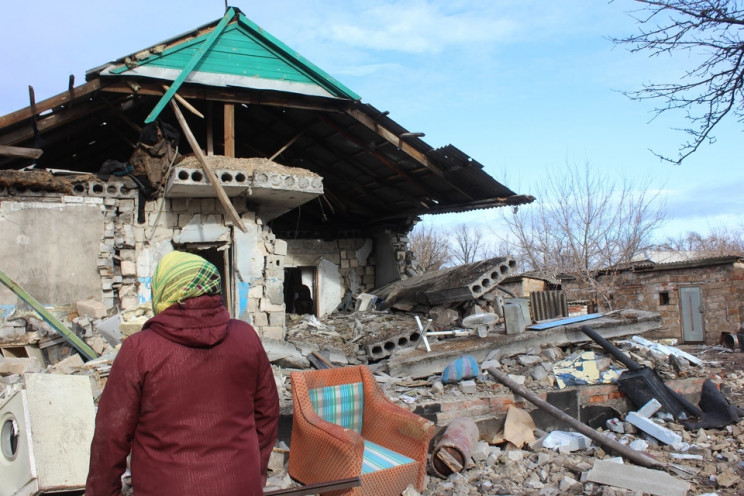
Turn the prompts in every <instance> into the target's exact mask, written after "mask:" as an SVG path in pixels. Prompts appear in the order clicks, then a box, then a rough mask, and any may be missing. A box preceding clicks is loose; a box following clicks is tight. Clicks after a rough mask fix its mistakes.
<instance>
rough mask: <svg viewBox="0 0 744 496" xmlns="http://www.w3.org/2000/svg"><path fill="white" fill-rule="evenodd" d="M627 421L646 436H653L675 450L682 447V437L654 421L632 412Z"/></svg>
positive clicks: (627, 416)
mask: <svg viewBox="0 0 744 496" xmlns="http://www.w3.org/2000/svg"><path fill="white" fill-rule="evenodd" d="M625 421H626V422H629V423H631V424H633V425H634V426H636V427H637V428H638V429H640V430H642V431H643V432H645V433H646V434H648V435H650V436H653V437H654V438H655V439H658V440H659V441H661V442H662V443H664V444H668V445H670V446H672V447H673V448H674V449H677V450H678V449H680V448H681V447H682V436H680V435H679V434H677V433H676V432H674V431H672V430H670V429H667V428H666V427H664V426H661V425H659V424H657V423H656V422H654V421H653V420H651V419H649V418H647V417H642V416H640V415H638V413H637V412H630V413H628V415H626V416H625Z"/></svg>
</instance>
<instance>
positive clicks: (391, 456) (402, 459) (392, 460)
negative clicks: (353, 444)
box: [362, 440, 415, 475]
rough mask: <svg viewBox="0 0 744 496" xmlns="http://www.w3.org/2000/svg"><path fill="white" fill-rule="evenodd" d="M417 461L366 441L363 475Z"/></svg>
mask: <svg viewBox="0 0 744 496" xmlns="http://www.w3.org/2000/svg"><path fill="white" fill-rule="evenodd" d="M414 461H415V460H413V459H411V458H408V457H407V456H403V455H401V454H400V453H396V452H395V451H390V450H389V449H387V448H383V447H382V446H380V445H379V444H375V443H373V442H372V441H366V440H365V441H364V459H363V460H362V475H364V474H369V473H370V472H377V471H378V470H385V469H386V468H392V467H397V466H398V465H405V464H406V463H413V462H414Z"/></svg>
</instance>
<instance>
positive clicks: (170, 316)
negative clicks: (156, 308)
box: [142, 295, 230, 348]
mask: <svg viewBox="0 0 744 496" xmlns="http://www.w3.org/2000/svg"><path fill="white" fill-rule="evenodd" d="M229 321H230V313H229V312H228V311H227V308H225V306H224V305H223V303H222V296H219V295H205V296H198V297H196V298H191V299H188V300H185V301H184V302H182V303H176V304H174V305H171V306H170V307H168V308H166V309H165V310H163V311H162V312H160V313H159V314H157V315H156V316H155V317H153V318H151V319H150V320H148V321H147V322H145V325H144V326H143V327H142V330H143V331H144V330H145V329H150V330H152V331H153V332H155V333H156V334H158V335H160V336H162V337H164V338H166V339H167V340H169V341H173V342H174V343H178V344H182V345H184V346H189V347H192V348H210V347H212V346H214V345H216V344H219V343H221V342H222V340H224V339H225V337H226V336H227V332H228V330H227V324H228V322H229Z"/></svg>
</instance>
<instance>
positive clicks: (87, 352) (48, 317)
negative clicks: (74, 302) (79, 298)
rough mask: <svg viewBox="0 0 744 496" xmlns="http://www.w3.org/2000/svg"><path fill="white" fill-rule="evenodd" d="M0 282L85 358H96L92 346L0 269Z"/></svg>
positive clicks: (96, 355)
mask: <svg viewBox="0 0 744 496" xmlns="http://www.w3.org/2000/svg"><path fill="white" fill-rule="evenodd" d="M0 282H2V283H3V284H4V285H5V286H6V287H7V288H8V289H10V290H11V291H13V292H14V293H15V294H16V295H17V296H18V297H19V298H21V299H22V300H23V301H25V302H26V303H28V304H29V305H30V306H31V308H33V309H34V310H36V312H37V313H38V314H39V315H40V316H41V318H43V319H44V320H45V321H46V322H47V323H48V324H49V325H51V326H52V327H54V329H55V330H56V331H57V332H59V333H60V334H61V335H62V336H64V338H65V339H66V340H67V342H69V343H70V344H71V345H72V346H73V347H74V348H75V349H76V350H78V351H79V352H80V353H81V354H82V355H83V356H84V357H85V358H87V359H88V360H92V359H94V358H98V354H97V353H96V352H95V351H93V348H91V347H90V346H88V345H87V343H86V342H85V341H83V340H82V339H80V338H79V337H77V335H76V334H75V333H74V332H72V331H71V330H69V329H68V328H67V327H65V325H64V324H63V323H62V322H60V321H59V320H57V318H56V317H55V316H54V315H52V314H51V313H50V312H49V310H47V309H46V308H44V306H43V305H42V304H41V303H39V302H38V301H37V300H36V298H34V297H33V296H31V295H30V294H29V293H28V292H27V291H26V290H25V289H23V288H22V287H20V286H19V285H18V284H17V283H15V282H14V281H13V280H12V279H11V278H10V277H8V275H7V274H5V272H3V271H2V270H0Z"/></svg>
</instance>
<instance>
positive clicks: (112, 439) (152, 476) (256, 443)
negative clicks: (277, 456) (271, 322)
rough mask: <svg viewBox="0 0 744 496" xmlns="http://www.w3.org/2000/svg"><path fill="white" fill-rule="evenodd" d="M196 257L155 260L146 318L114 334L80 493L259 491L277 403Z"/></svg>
mask: <svg viewBox="0 0 744 496" xmlns="http://www.w3.org/2000/svg"><path fill="white" fill-rule="evenodd" d="M220 289H221V282H220V276H219V272H218V271H217V269H216V268H215V267H214V265H212V264H210V263H209V262H207V261H206V260H204V259H203V258H201V257H199V256H197V255H192V254H188V253H182V252H171V253H169V254H167V255H166V256H164V257H163V259H162V260H161V261H160V263H159V264H158V266H157V268H156V269H155V274H154V275H153V281H152V290H153V309H154V310H155V314H156V315H155V317H153V318H151V319H150V320H148V321H147V323H146V324H145V325H144V327H143V329H142V331H141V332H138V333H136V334H134V335H132V336H130V337H128V338H126V339H125V340H124V342H123V343H122V346H121V349H120V350H119V353H118V355H117V357H116V360H115V361H114V364H113V366H112V368H111V372H110V374H109V377H108V382H107V384H106V387H105V389H104V392H103V395H102V396H101V399H100V402H99V405H98V413H97V415H96V428H95V434H94V437H93V443H92V445H91V457H90V470H89V473H88V481H87V485H86V489H85V494H86V496H104V495H105V496H109V495H111V496H113V495H117V496H118V495H121V491H122V485H121V475H122V474H123V473H124V472H125V470H126V467H127V455H128V454H129V453H130V450H131V453H132V458H131V463H130V470H131V473H132V486H133V488H134V493H135V495H136V496H149V495H157V496H168V495H173V496H189V495H194V496H196V495H204V496H207V495H209V496H213V495H221V496H233V495H235V496H237V495H241V496H249V495H261V494H263V486H264V485H265V482H266V473H267V467H268V463H269V456H270V454H271V450H272V448H273V446H274V442H275V441H276V436H277V428H278V419H279V400H278V396H277V391H276V385H275V382H274V376H273V373H272V370H271V366H270V364H269V360H268V358H267V356H266V352H265V351H264V349H263V346H262V345H261V341H260V340H259V338H258V335H257V334H256V331H255V330H254V329H253V327H251V326H250V325H249V324H247V323H245V322H242V321H239V320H234V319H231V318H230V315H229V313H228V311H227V309H226V308H225V307H224V305H223V302H222V297H221V296H219V293H220Z"/></svg>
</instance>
